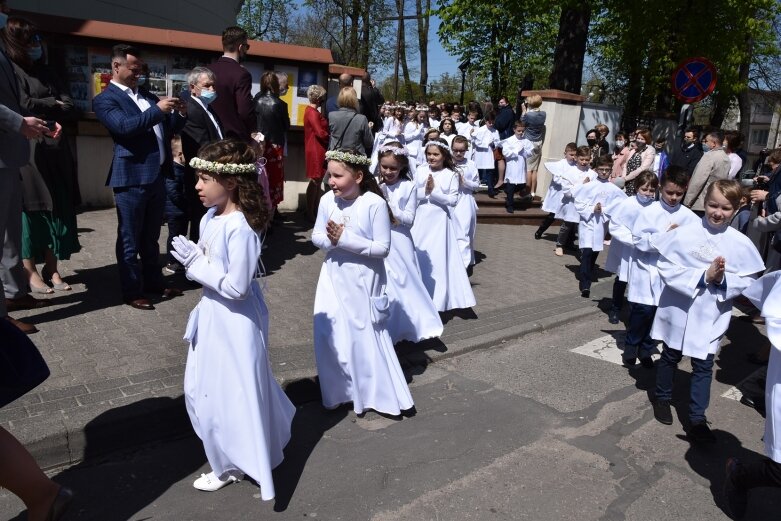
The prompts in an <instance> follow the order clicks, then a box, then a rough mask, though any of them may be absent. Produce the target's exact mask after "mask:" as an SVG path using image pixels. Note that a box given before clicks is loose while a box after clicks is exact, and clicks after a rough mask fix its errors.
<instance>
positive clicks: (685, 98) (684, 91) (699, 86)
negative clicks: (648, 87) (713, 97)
mask: <svg viewBox="0 0 781 521" xmlns="http://www.w3.org/2000/svg"><path fill="white" fill-rule="evenodd" d="M717 79H718V74H717V73H716V67H715V66H714V65H713V64H712V63H711V62H710V61H708V60H706V59H705V58H689V59H687V60H684V61H683V62H681V64H680V65H679V66H678V67H677V68H676V69H675V71H673V75H672V87H673V94H674V95H675V97H676V98H678V99H679V100H681V101H682V102H684V103H694V102H696V101H700V100H702V99H705V98H707V97H708V96H709V95H710V93H711V92H713V90H714V89H715V88H716V80H717Z"/></svg>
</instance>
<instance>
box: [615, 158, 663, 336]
mask: <svg viewBox="0 0 781 521" xmlns="http://www.w3.org/2000/svg"><path fill="white" fill-rule="evenodd" d="M613 166H614V167H615V164H614V165H613ZM614 171H615V168H614ZM611 178H612V174H611ZM635 185H636V186H637V187H638V188H637V193H636V194H635V196H634V197H627V198H626V199H625V200H624V201H622V202H621V203H620V204H619V205H618V206H617V207H616V209H615V210H613V213H612V215H611V216H610V223H609V225H608V228H609V230H610V235H611V237H612V240H611V242H610V250H609V251H608V253H607V260H606V261H605V269H606V270H607V271H609V272H611V273H615V275H616V278H615V279H614V280H613V300H612V302H611V306H610V311H608V321H609V322H610V323H611V324H618V322H619V321H620V320H619V316H620V314H621V309H622V308H623V307H624V293H625V292H626V285H627V282H628V281H629V267H630V265H631V262H632V255H633V251H634V242H633V240H632V228H634V225H635V221H636V220H637V217H638V216H639V215H640V210H641V209H643V208H645V207H647V206H648V205H650V204H651V203H653V202H654V198H655V196H656V190H657V188H659V178H658V177H656V174H655V173H653V172H652V171H650V170H646V171H645V172H641V173H640V175H638V176H637V179H636V180H635Z"/></svg>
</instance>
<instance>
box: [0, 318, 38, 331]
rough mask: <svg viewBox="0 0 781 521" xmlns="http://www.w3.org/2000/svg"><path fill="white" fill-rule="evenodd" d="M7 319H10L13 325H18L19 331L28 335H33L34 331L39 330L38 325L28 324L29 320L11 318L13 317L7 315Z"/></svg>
mask: <svg viewBox="0 0 781 521" xmlns="http://www.w3.org/2000/svg"><path fill="white" fill-rule="evenodd" d="M5 319H6V320H7V321H9V322H10V323H11V324H12V325H14V326H16V327H17V328H18V329H19V331H21V332H22V333H25V334H27V335H32V334H33V333H37V332H38V328H37V327H35V326H34V325H32V324H28V323H27V322H22V321H21V320H16V319H15V318H11V317H5Z"/></svg>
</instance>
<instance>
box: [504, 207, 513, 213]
mask: <svg viewBox="0 0 781 521" xmlns="http://www.w3.org/2000/svg"><path fill="white" fill-rule="evenodd" d="M504 209H505V210H507V213H515V208H513V207H512V206H505V207H504Z"/></svg>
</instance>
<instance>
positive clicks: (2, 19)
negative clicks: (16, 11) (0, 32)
mask: <svg viewBox="0 0 781 521" xmlns="http://www.w3.org/2000/svg"><path fill="white" fill-rule="evenodd" d="M7 21H8V15H7V14H5V13H3V12H2V11H0V29H2V28H3V27H5V23H6V22H7Z"/></svg>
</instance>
